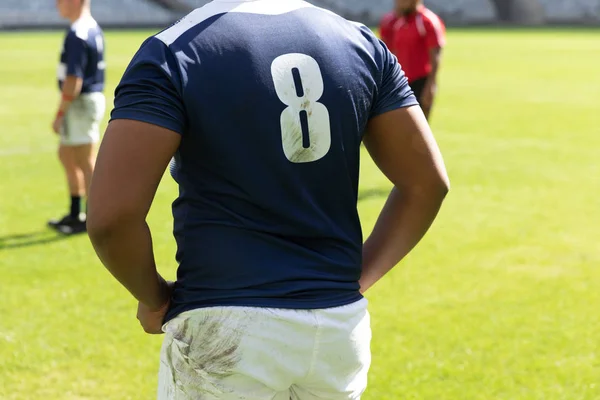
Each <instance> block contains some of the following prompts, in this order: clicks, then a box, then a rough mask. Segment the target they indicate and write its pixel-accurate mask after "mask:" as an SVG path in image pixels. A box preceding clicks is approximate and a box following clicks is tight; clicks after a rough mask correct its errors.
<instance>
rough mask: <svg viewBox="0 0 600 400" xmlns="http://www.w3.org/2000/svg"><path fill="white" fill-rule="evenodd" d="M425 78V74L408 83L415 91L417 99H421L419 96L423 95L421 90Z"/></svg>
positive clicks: (423, 86)
mask: <svg viewBox="0 0 600 400" xmlns="http://www.w3.org/2000/svg"><path fill="white" fill-rule="evenodd" d="M427 79H429V76H425V77H423V78H419V79H415V80H414V81H412V82H411V83H410V88H411V89H412V91H413V92H414V93H415V97H416V98H417V101H421V96H422V95H423V90H424V89H425V84H426V83H427Z"/></svg>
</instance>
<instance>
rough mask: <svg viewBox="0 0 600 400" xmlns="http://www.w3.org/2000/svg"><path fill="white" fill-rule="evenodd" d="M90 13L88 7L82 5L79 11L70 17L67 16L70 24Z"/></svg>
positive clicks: (90, 14) (88, 15)
mask: <svg viewBox="0 0 600 400" xmlns="http://www.w3.org/2000/svg"><path fill="white" fill-rule="evenodd" d="M91 16H92V13H91V11H90V9H89V7H82V8H81V10H79V12H76V13H74V14H73V15H72V16H71V18H69V20H70V21H71V23H72V24H74V23H75V22H77V21H79V20H80V19H82V18H87V17H91Z"/></svg>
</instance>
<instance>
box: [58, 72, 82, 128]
mask: <svg viewBox="0 0 600 400" xmlns="http://www.w3.org/2000/svg"><path fill="white" fill-rule="evenodd" d="M82 86H83V79H82V78H80V77H77V76H73V75H70V76H67V78H66V79H65V83H64V84H63V89H62V95H61V99H60V104H59V105H58V111H57V112H56V117H55V118H54V123H53V124H52V130H53V131H54V133H56V134H58V133H60V128H61V126H62V124H63V120H64V116H65V114H66V113H67V111H68V110H69V107H71V103H72V102H73V100H75V99H76V98H77V97H78V96H79V95H80V94H81V87H82Z"/></svg>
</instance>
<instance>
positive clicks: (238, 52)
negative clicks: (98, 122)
mask: <svg viewBox="0 0 600 400" xmlns="http://www.w3.org/2000/svg"><path fill="white" fill-rule="evenodd" d="M115 96H116V97H115V108H114V110H113V112H112V118H111V122H110V124H109V127H108V129H107V132H106V134H105V137H104V139H103V143H102V146H101V149H100V151H99V155H98V162H97V166H96V171H95V173H94V178H93V182H92V187H91V192H90V208H89V216H88V233H89V235H90V238H91V240H92V243H93V245H94V247H95V249H96V252H97V253H98V256H99V258H100V259H101V261H102V262H103V263H104V265H105V266H106V267H107V269H108V270H109V271H110V272H111V273H112V274H113V275H114V276H115V278H116V279H118V280H119V282H121V284H122V285H123V286H124V287H125V288H127V289H128V290H129V291H130V293H131V294H132V295H133V296H134V297H135V298H136V299H137V300H138V301H139V306H138V314H137V316H138V319H139V320H140V322H141V324H142V326H143V328H144V330H145V331H146V332H148V333H152V334H158V333H162V332H165V333H166V335H165V338H164V344H163V347H162V351H161V356H160V360H161V362H160V369H159V384H158V387H159V389H158V398H159V399H200V398H201V399H249V400H250V399H252V400H263V399H264V400H267V399H269V400H272V399H282V400H283V399H285V400H288V399H290V398H292V399H301V400H308V399H328V400H332V399H333V400H336V399H358V398H360V396H361V394H362V393H363V392H364V390H365V388H366V386H367V372H368V369H369V366H370V360H371V355H370V340H371V330H370V323H369V314H368V312H367V301H366V299H365V298H363V294H364V292H365V291H367V290H368V289H369V288H370V287H371V286H373V285H374V284H375V283H376V282H377V281H379V280H380V279H381V278H382V277H383V276H384V275H385V274H386V273H387V272H388V271H390V270H391V269H392V268H393V267H394V266H395V265H396V264H397V263H398V262H399V261H400V260H402V259H403V258H404V257H405V256H406V255H407V254H408V252H409V251H410V250H411V249H412V248H413V247H414V246H415V245H416V244H417V243H418V242H419V241H420V239H421V238H422V237H423V235H424V234H425V233H426V231H427V230H428V228H429V226H430V225H431V224H432V222H433V221H434V219H435V217H436V215H437V213H438V210H439V208H440V206H441V204H442V201H443V199H444V197H445V195H446V193H447V191H448V188H449V182H448V177H447V175H446V171H445V167H444V163H443V161H442V156H441V154H440V151H439V149H438V147H437V144H436V142H435V140H434V138H433V135H432V133H431V131H430V129H429V126H428V124H427V121H426V119H425V117H424V115H423V112H422V111H421V109H420V108H419V106H418V103H417V101H416V99H415V97H414V95H413V93H412V91H411V90H410V88H409V86H408V83H407V80H406V78H405V76H404V73H403V72H402V69H401V67H400V65H399V64H398V62H397V61H396V58H395V57H394V56H393V55H392V54H391V53H390V52H389V51H388V50H387V48H386V47H385V45H384V44H383V43H382V42H380V41H379V40H378V39H376V37H375V36H374V34H373V33H372V32H371V31H370V30H369V29H367V28H366V27H364V26H361V25H359V24H356V23H352V22H349V21H347V20H345V19H343V18H341V17H339V16H337V15H335V14H333V13H331V12H329V11H326V10H323V9H320V8H316V7H314V6H312V5H310V4H309V3H306V2H304V1H300V0H254V1H252V0H245V1H244V0H242V1H240V0H237V1H232V0H215V1H213V2H211V3H209V4H207V5H206V6H204V7H202V8H199V9H197V10H195V11H193V12H192V13H191V14H189V15H188V16H186V17H185V18H183V19H182V20H181V21H179V22H178V23H176V24H175V25H173V26H171V27H170V28H168V29H166V30H164V31H162V32H161V33H159V34H157V35H156V36H153V37H151V38H149V39H148V40H146V41H145V42H144V44H143V45H142V46H141V48H140V49H139V51H138V52H137V54H136V55H135V56H134V58H133V60H132V61H131V64H130V65H129V67H128V68H127V70H126V72H125V74H124V76H123V77H122V80H121V82H120V84H119V86H118V88H117V89H116V93H115ZM362 142H364V143H365V145H366V148H367V149H368V151H369V153H370V155H371V156H372V157H373V159H374V160H375V162H376V163H377V165H378V166H379V168H380V169H381V170H382V171H383V172H384V173H385V174H386V176H387V177H388V178H389V179H390V181H391V182H392V183H393V185H394V189H393V190H392V192H391V194H390V196H389V199H388V200H387V203H386V205H385V207H384V209H383V210H382V212H381V215H380V217H379V219H378V221H377V223H376V226H375V228H374V230H373V233H372V234H371V236H370V237H369V238H368V239H367V240H366V242H364V244H363V236H362V231H361V225H360V221H359V217H358V212H357V198H358V186H359V185H358V177H359V156H360V152H361V151H360V145H361V143H362ZM171 160H173V161H172V163H171V174H172V176H173V178H174V179H175V180H176V181H177V183H178V185H179V196H178V197H177V199H176V200H175V202H174V203H173V216H174V235H175V239H176V241H177V254H176V259H177V262H178V264H179V267H178V272H177V281H176V282H174V283H171V282H166V281H165V279H163V278H162V277H161V275H160V274H159V273H158V272H157V268H156V265H155V261H154V256H153V251H152V239H151V235H150V230H149V228H148V225H147V224H146V215H147V213H148V210H149V208H150V206H151V203H152V200H153V197H154V195H155V193H156V189H157V187H158V184H159V182H160V180H161V177H162V176H163V173H164V171H165V169H166V168H167V166H168V165H169V163H170V162H171Z"/></svg>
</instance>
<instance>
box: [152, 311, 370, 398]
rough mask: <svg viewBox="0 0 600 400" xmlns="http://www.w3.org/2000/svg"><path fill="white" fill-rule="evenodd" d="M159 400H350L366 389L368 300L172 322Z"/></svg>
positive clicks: (189, 315) (199, 314) (192, 315)
mask: <svg viewBox="0 0 600 400" xmlns="http://www.w3.org/2000/svg"><path fill="white" fill-rule="evenodd" d="M163 330H164V331H165V332H166V336H165V339H164V343H163V346H162V351H161V356H160V371H159V384H158V399H159V400H196V399H202V400H216V399H219V400H221V399H223V400H238V399H239V400H241V399H246V400H290V399H293V400H317V399H319V400H321V399H322V400H350V399H360V397H361V395H362V394H363V392H364V391H365V389H366V387H367V373H368V370H369V366H370V364H371V350H370V343H371V327H370V319H369V313H368V311H367V300H365V299H363V300H360V301H358V302H356V303H353V304H350V305H347V306H344V307H337V308H330V309H323V310H282V309H267V308H248V307H213V308H202V309H198V310H194V311H190V312H186V313H183V314H181V315H180V316H178V317H177V318H175V319H173V320H172V321H170V322H168V323H167V324H166V325H165V326H164V328H163Z"/></svg>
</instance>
